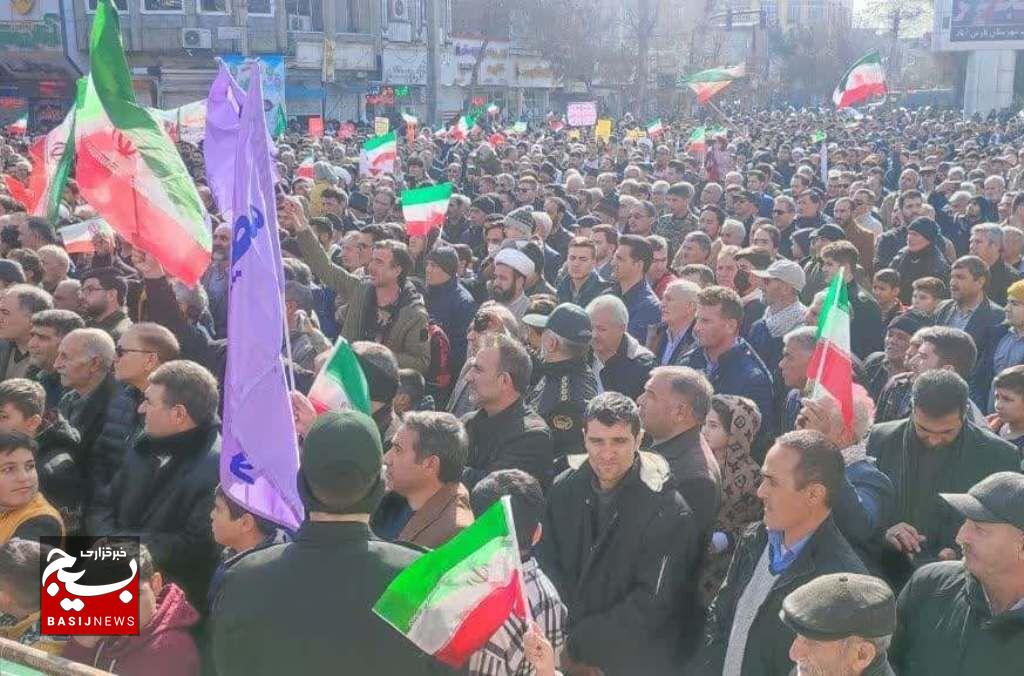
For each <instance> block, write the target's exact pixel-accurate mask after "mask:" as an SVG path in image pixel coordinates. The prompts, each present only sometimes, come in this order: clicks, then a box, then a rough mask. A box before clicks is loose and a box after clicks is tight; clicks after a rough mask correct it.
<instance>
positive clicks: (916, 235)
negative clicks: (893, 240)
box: [889, 216, 949, 305]
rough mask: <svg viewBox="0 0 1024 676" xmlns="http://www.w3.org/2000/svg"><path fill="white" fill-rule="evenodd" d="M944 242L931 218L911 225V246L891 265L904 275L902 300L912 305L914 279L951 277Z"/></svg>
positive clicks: (894, 259)
mask: <svg viewBox="0 0 1024 676" xmlns="http://www.w3.org/2000/svg"><path fill="white" fill-rule="evenodd" d="M944 244H945V241H944V240H943V238H942V233H941V232H939V226H938V224H936V223H935V221H933V220H932V219H930V218H926V217H923V216H922V217H921V218H916V219H914V222H913V223H911V224H910V226H909V227H908V228H907V245H906V246H905V247H903V248H902V249H900V250H899V252H898V253H897V254H896V255H895V256H894V257H893V259H892V262H891V263H890V264H889V265H890V267H892V268H893V269H894V270H896V272H898V273H899V275H900V301H901V302H902V303H903V304H905V305H909V304H910V301H911V297H912V296H913V295H914V280H917V279H921V278H923V277H938V278H939V279H949V261H947V260H946V256H945V255H944V254H943V253H942V247H943V246H944Z"/></svg>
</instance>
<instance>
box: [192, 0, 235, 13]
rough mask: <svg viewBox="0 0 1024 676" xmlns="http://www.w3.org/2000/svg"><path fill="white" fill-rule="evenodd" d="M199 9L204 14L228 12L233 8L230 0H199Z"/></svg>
mask: <svg viewBox="0 0 1024 676" xmlns="http://www.w3.org/2000/svg"><path fill="white" fill-rule="evenodd" d="M199 11H200V12H202V13H203V14H227V13H228V12H229V11H231V8H230V7H228V0H199Z"/></svg>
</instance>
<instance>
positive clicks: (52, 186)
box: [6, 79, 85, 223]
mask: <svg viewBox="0 0 1024 676" xmlns="http://www.w3.org/2000/svg"><path fill="white" fill-rule="evenodd" d="M84 84H85V80H84V79H83V80H79V91H80V92H82V91H84V89H83V86H84ZM74 129H75V108H74V106H72V107H71V110H69V111H68V114H67V115H65V116H64V120H63V121H62V122H61V123H60V124H59V125H57V126H56V127H54V128H53V129H52V130H51V131H50V133H49V134H47V135H46V136H43V137H42V138H39V139H36V141H35V143H33V144H32V145H31V146H30V147H29V151H28V152H29V159H30V160H31V162H32V173H31V175H29V178H28V184H27V185H22V184H20V183H18V184H17V185H12V182H14V181H15V179H14V177H13V176H7V177H6V178H7V179H8V180H7V188H8V190H10V192H11V197H13V198H14V199H16V200H18V201H19V202H21V203H22V204H24V205H25V209H27V210H28V212H29V213H30V214H32V215H33V216H41V217H43V218H46V219H47V220H49V221H50V222H53V223H55V222H56V221H57V219H58V217H59V216H60V203H61V199H62V198H63V196H64V186H65V185H66V184H67V181H68V176H69V174H70V173H71V166H72V164H73V163H74V156H75V152H74V147H75V136H74Z"/></svg>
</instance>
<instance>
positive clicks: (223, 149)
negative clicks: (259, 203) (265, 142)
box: [203, 59, 245, 223]
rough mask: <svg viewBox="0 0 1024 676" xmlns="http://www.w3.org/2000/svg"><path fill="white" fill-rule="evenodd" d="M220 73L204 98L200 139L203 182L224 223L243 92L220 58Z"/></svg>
mask: <svg viewBox="0 0 1024 676" xmlns="http://www.w3.org/2000/svg"><path fill="white" fill-rule="evenodd" d="M217 62H218V64H219V68H220V70H219V71H218V72H217V77H216V78H215V79H214V81H213V84H211V85H210V93H209V95H208V96H207V97H206V135H205V136H204V138H203V158H204V160H205V164H206V181H207V183H208V184H209V185H210V192H212V193H213V201H214V202H215V203H216V204H217V208H218V209H220V212H221V214H222V215H223V216H224V220H226V221H227V222H228V223H231V222H232V220H233V219H232V217H231V209H232V207H233V203H232V197H231V194H232V191H233V190H234V185H235V145H236V142H237V140H238V127H239V115H240V114H241V112H242V101H243V100H244V99H245V92H244V91H242V88H241V87H239V86H238V83H237V82H235V78H233V77H231V72H230V71H229V70H228V68H227V66H226V65H224V62H223V61H221V60H220V59H217Z"/></svg>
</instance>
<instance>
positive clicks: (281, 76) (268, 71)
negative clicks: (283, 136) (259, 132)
mask: <svg viewBox="0 0 1024 676" xmlns="http://www.w3.org/2000/svg"><path fill="white" fill-rule="evenodd" d="M221 58H222V59H223V60H224V63H225V65H227V67H228V70H230V71H231V75H232V76H234V78H235V80H237V81H238V84H239V86H241V87H242V89H244V90H247V89H248V88H249V66H248V65H247V64H246V63H245V61H246V59H245V57H243V56H242V55H240V54H225V55H224V56H222V57H221ZM250 58H253V59H259V61H260V62H262V64H263V110H264V111H266V114H267V129H270V130H271V131H272V132H273V130H274V129H275V127H276V126H277V115H278V109H280V111H281V112H282V113H284V115H285V116H287V113H285V104H284V91H285V65H284V57H283V56H281V55H280V54H261V55H259V56H258V57H250Z"/></svg>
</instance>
